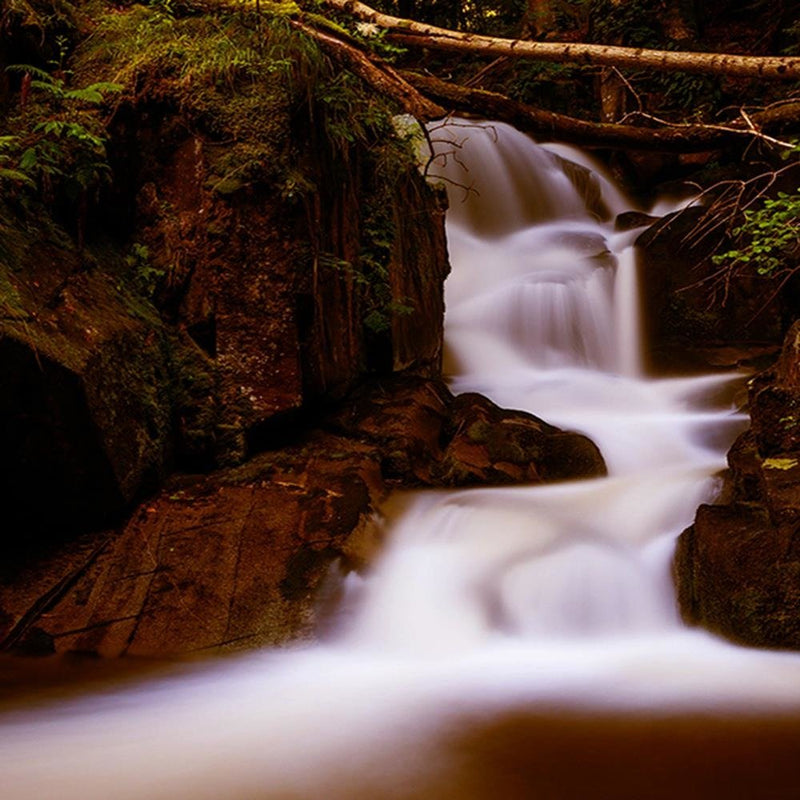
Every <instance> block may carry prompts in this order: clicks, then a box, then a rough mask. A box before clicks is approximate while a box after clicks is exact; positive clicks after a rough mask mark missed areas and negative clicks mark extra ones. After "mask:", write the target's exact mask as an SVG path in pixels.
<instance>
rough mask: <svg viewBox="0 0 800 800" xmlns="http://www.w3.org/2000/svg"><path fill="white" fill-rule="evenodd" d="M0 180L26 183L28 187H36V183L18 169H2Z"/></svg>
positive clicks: (0, 168)
mask: <svg viewBox="0 0 800 800" xmlns="http://www.w3.org/2000/svg"><path fill="white" fill-rule="evenodd" d="M0 179H3V180H9V181H18V182H19V183H24V184H26V185H27V186H33V187H34V188H35V187H36V183H34V181H33V180H32V179H31V178H30V177H29V176H28V175H26V174H25V173H24V172H20V171H19V170H16V169H5V168H4V167H0Z"/></svg>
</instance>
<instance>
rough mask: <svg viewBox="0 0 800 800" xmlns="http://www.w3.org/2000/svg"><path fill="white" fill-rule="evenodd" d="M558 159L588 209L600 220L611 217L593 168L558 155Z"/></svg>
mask: <svg viewBox="0 0 800 800" xmlns="http://www.w3.org/2000/svg"><path fill="white" fill-rule="evenodd" d="M556 160H557V161H558V164H559V166H560V167H561V169H562V170H563V171H564V175H566V176H567V178H568V180H569V182H570V183H571V184H572V185H573V186H574V187H575V191H576V192H577V193H578V194H579V195H580V196H581V199H582V200H583V202H584V203H585V204H586V208H587V210H588V211H589V212H590V213H592V214H594V216H596V217H597V218H598V219H600V220H607V219H609V218H610V217H611V212H610V211H609V210H608V206H607V205H606V203H605V200H603V191H602V189H601V188H600V180H599V178H598V177H597V175H596V174H595V173H594V172H592V170H590V169H587V168H586V167H583V166H581V165H580V164H576V163H575V162H574V161H569V160H568V159H566V158H560V157H558V156H556Z"/></svg>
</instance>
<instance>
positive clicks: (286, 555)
mask: <svg viewBox="0 0 800 800" xmlns="http://www.w3.org/2000/svg"><path fill="white" fill-rule="evenodd" d="M383 491H384V488H383V483H382V480H381V477H380V468H379V459H378V457H377V454H376V453H375V452H374V451H373V450H371V449H370V448H368V447H364V446H359V445H357V444H354V443H353V442H350V441H344V440H339V439H337V438H336V437H330V436H324V435H318V436H315V437H311V438H310V439H309V440H308V441H306V442H304V443H303V445H302V446H297V447H295V448H289V449H287V450H284V451H281V452H280V453H279V454H277V455H274V456H270V455H265V456H262V457H259V458H257V459H255V460H254V461H252V462H250V463H249V464H247V465H246V467H242V468H239V469H231V470H223V471H221V472H218V473H215V474H213V475H211V476H208V477H206V478H194V479H189V478H183V479H181V480H176V481H175V482H174V483H173V484H172V485H170V486H169V487H168V488H167V489H165V490H164V491H163V492H162V493H161V494H159V495H157V496H156V497H153V498H152V499H151V500H149V501H147V502H145V503H144V504H142V505H141V506H140V508H139V509H138V511H137V512H136V513H135V514H134V515H133V516H132V517H131V519H130V520H129V521H128V523H127V524H126V525H125V526H124V527H123V529H122V530H121V531H120V532H119V533H106V534H104V535H101V536H97V537H94V538H93V539H92V540H90V541H88V542H79V543H76V545H74V546H73V548H72V549H71V551H69V552H68V553H67V554H66V555H64V554H62V555H61V556H60V557H59V558H58V559H55V560H51V561H48V562H41V561H40V562H37V563H35V564H34V565H32V566H28V567H27V568H25V569H23V570H21V571H19V570H17V571H15V572H14V574H13V577H12V576H11V575H6V576H4V577H5V580H3V581H0V650H6V651H12V652H24V653H31V654H45V653H68V652H82V653H91V654H95V655H100V656H106V657H115V656H121V655H131V656H134V655H135V656H146V657H156V656H159V657H160V656H177V655H184V656H185V655H189V654H194V653H200V652H225V651H229V650H239V649H244V648H252V647H259V646H267V645H277V644H282V643H285V642H286V641H289V640H291V639H298V638H303V637H307V636H309V635H311V632H312V631H313V628H314V624H315V616H316V603H315V595H316V591H317V588H318V586H319V584H320V582H321V580H322V579H323V577H324V576H325V575H326V573H327V571H328V569H329V567H330V565H331V564H332V562H333V561H335V560H336V559H339V560H341V561H342V562H343V563H344V564H345V566H346V568H347V569H352V568H354V567H359V566H362V565H363V564H364V563H365V562H366V561H368V560H369V559H370V558H371V557H372V554H373V552H374V550H375V548H376V547H377V543H378V538H377V537H378V534H379V529H378V527H377V526H376V525H375V524H374V522H373V517H372V511H373V508H374V505H375V503H376V502H377V501H378V500H379V499H380V498H381V497H382V495H383Z"/></svg>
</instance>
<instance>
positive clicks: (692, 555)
mask: <svg viewBox="0 0 800 800" xmlns="http://www.w3.org/2000/svg"><path fill="white" fill-rule="evenodd" d="M799 341H800V323H795V325H794V326H792V328H791V329H790V331H789V333H788V334H787V336H786V338H785V341H784V346H783V350H782V352H781V356H780V358H779V359H778V362H777V364H776V365H775V366H774V368H773V369H771V370H769V371H767V372H764V373H761V374H759V375H757V376H756V377H755V378H753V379H752V380H751V381H750V383H749V385H748V389H749V396H750V414H751V427H750V430H748V431H746V432H745V433H743V434H742V435H741V436H740V437H739V438H738V439H737V440H736V442H735V443H734V445H733V447H732V448H731V450H730V452H729V454H728V463H729V465H730V471H729V474H728V476H727V478H726V486H725V490H724V492H723V497H722V498H721V500H722V501H723V502H720V504H718V505H707V506H701V508H700V509H699V511H698V513H697V516H696V518H695V521H694V524H693V525H692V526H691V527H690V528H689V529H688V530H686V531H684V533H683V534H681V536H680V538H679V540H678V548H677V551H676V555H675V563H674V575H675V581H676V585H677V588H678V601H679V605H680V608H681V613H682V614H683V616H684V618H685V619H686V620H687V621H688V622H689V623H692V624H698V625H703V626H705V627H707V628H709V629H710V630H713V631H715V632H718V633H720V634H722V635H724V636H727V637H729V638H731V639H733V640H735V641H737V642H742V643H745V644H750V645H756V646H762V647H788V648H800V540H798V537H797V531H798V530H800V435H799V434H798V428H799V427H800V426H799V425H798V420H797V418H796V417H797V415H796V413H795V411H796V409H797V407H798V404H799V403H800V364H799V360H800V347H798V342H799Z"/></svg>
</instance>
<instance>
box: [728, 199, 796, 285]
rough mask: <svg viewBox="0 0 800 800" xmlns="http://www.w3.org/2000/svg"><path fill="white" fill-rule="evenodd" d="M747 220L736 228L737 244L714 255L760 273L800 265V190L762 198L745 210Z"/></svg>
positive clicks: (737, 266) (733, 265) (773, 272)
mask: <svg viewBox="0 0 800 800" xmlns="http://www.w3.org/2000/svg"><path fill="white" fill-rule="evenodd" d="M743 216H744V221H743V222H742V223H741V225H738V226H737V227H735V228H734V229H733V230H732V234H733V236H734V237H735V241H736V242H737V245H736V246H735V247H732V248H730V249H728V250H726V251H725V252H723V253H718V254H717V255H715V256H713V259H712V260H713V262H714V263H715V264H717V265H720V266H725V267H728V268H731V269H737V268H740V267H741V268H746V267H750V266H752V267H754V268H755V271H756V273H757V274H758V275H775V274H778V273H781V272H783V271H784V270H791V271H794V270H796V269H798V267H800V189H798V190H797V192H796V193H794V194H788V193H786V192H778V195H777V197H775V198H762V199H761V200H760V202H759V204H758V205H757V206H756V207H754V208H747V209H745V210H744V211H743Z"/></svg>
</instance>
